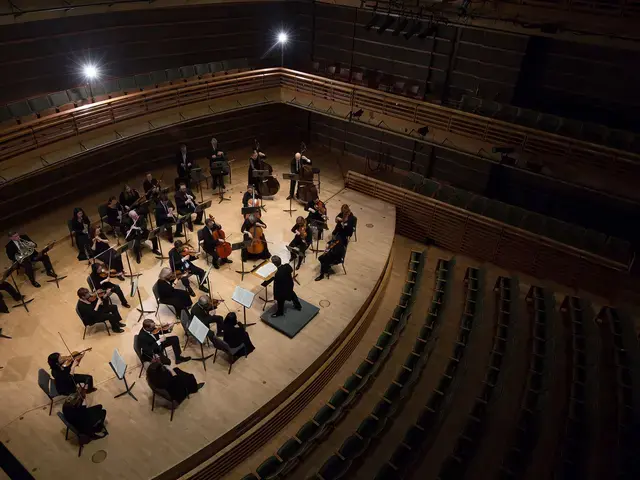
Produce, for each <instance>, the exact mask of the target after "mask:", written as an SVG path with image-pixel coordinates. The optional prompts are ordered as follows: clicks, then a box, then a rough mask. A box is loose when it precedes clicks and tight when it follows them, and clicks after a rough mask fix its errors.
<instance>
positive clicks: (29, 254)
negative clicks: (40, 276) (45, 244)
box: [5, 232, 57, 298]
mask: <svg viewBox="0 0 640 480" xmlns="http://www.w3.org/2000/svg"><path fill="white" fill-rule="evenodd" d="M37 246H38V244H37V243H35V242H34V241H32V240H31V239H30V238H29V236H28V235H20V234H19V233H18V232H9V243H7V245H6V246H5V250H6V252H7V257H9V260H11V261H12V262H20V265H21V266H22V268H24V271H25V273H26V275H27V277H28V278H29V281H30V282H31V285H33V286H34V287H36V288H40V284H39V283H38V282H37V281H36V274H35V271H34V269H33V264H34V263H36V262H42V264H43V265H44V268H45V271H46V272H47V275H48V276H50V277H53V278H55V277H57V275H56V272H54V270H53V265H51V259H50V258H49V255H47V254H46V253H39V252H38V250H36V247H37ZM6 290H7V291H8V292H9V293H11V290H9V289H6ZM16 294H17V292H16ZM14 298H16V297H14Z"/></svg>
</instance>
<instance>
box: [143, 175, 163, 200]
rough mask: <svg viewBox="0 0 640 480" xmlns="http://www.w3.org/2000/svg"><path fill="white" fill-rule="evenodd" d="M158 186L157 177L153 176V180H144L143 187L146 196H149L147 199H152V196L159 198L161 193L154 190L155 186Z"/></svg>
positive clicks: (155, 198)
mask: <svg viewBox="0 0 640 480" xmlns="http://www.w3.org/2000/svg"><path fill="white" fill-rule="evenodd" d="M157 186H158V180H156V179H155V178H152V179H151V181H149V180H147V179H145V180H144V182H142V188H144V191H145V197H147V200H151V199H152V198H153V199H154V200H157V198H158V195H160V193H154V192H152V190H153V189H154V187H157Z"/></svg>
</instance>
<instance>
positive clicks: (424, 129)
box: [417, 127, 429, 137]
mask: <svg viewBox="0 0 640 480" xmlns="http://www.w3.org/2000/svg"><path fill="white" fill-rule="evenodd" d="M417 132H418V133H419V134H420V135H422V136H423V137H424V136H425V135H426V134H427V133H429V127H422V128H419V129H418V130H417Z"/></svg>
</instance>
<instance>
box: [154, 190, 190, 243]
mask: <svg viewBox="0 0 640 480" xmlns="http://www.w3.org/2000/svg"><path fill="white" fill-rule="evenodd" d="M177 219H178V218H177V213H176V212H175V210H174V206H173V203H171V200H169V197H167V194H166V193H162V194H161V195H160V201H159V202H158V204H157V205H156V225H158V226H159V227H165V229H166V230H167V233H168V237H169V241H170V242H173V227H172V225H173V224H174V223H176V221H177ZM176 237H184V235H183V234H182V223H178V224H177V225H176Z"/></svg>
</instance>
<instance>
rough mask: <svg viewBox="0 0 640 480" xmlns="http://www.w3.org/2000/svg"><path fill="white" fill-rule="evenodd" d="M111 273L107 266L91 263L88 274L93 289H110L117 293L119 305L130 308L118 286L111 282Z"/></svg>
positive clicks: (121, 278) (122, 278)
mask: <svg viewBox="0 0 640 480" xmlns="http://www.w3.org/2000/svg"><path fill="white" fill-rule="evenodd" d="M112 274H113V272H109V268H108V267H105V266H104V265H103V264H101V263H93V264H92V265H91V275H90V276H89V278H90V280H91V283H92V284H93V289H94V290H98V289H102V290H111V291H112V292H113V293H115V294H116V295H117V297H118V299H119V300H120V305H122V306H123V307H124V308H131V305H129V303H128V302H127V299H126V297H125V296H124V293H122V289H121V288H120V286H119V285H116V284H115V283H113V282H111V275H112ZM118 280H124V277H118Z"/></svg>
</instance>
